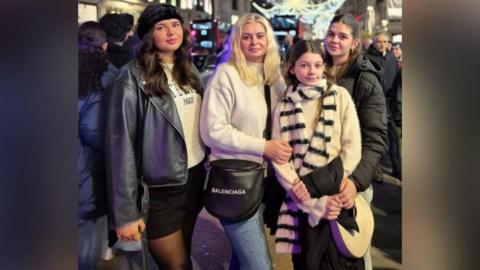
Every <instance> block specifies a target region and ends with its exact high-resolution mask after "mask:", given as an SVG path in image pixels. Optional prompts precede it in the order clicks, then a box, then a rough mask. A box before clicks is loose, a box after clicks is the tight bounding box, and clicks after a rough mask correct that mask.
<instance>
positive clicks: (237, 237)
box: [222, 206, 272, 270]
mask: <svg viewBox="0 0 480 270" xmlns="http://www.w3.org/2000/svg"><path fill="white" fill-rule="evenodd" d="M262 212H263V206H261V207H259V208H258V210H257V212H256V213H255V214H254V215H253V216H252V217H251V218H250V219H248V220H244V221H240V222H236V223H230V222H222V226H223V229H224V231H225V233H226V235H227V237H228V239H229V241H230V246H231V247H232V255H231V257H230V260H229V265H228V269H229V270H270V269H272V262H271V259H270V254H269V252H268V246H267V239H266V238H265V234H264V232H263V215H262Z"/></svg>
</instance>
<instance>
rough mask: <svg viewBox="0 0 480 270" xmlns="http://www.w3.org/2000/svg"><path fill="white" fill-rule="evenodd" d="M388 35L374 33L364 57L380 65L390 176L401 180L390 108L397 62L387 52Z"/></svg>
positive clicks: (397, 141)
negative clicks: (385, 104)
mask: <svg viewBox="0 0 480 270" xmlns="http://www.w3.org/2000/svg"><path fill="white" fill-rule="evenodd" d="M388 44H389V43H388V34H387V33H385V32H379V33H376V34H375V36H374V39H373V43H372V46H370V48H369V49H368V51H367V52H366V54H365V55H366V56H367V57H368V58H369V59H370V60H371V61H372V62H375V63H377V64H378V65H380V66H381V67H382V69H383V72H382V79H383V81H382V87H383V92H384V94H385V98H386V99H387V117H388V155H387V157H389V159H390V163H391V167H392V173H391V175H392V176H394V177H396V178H399V179H401V178H402V165H401V157H400V146H399V145H400V138H399V137H398V134H397V132H396V126H395V123H394V119H393V115H392V107H391V106H389V104H392V103H393V99H395V98H396V97H394V93H393V92H395V89H394V88H393V87H394V80H395V77H396V76H397V72H398V69H399V64H398V60H397V58H396V57H395V55H394V54H393V52H391V51H389V50H388Z"/></svg>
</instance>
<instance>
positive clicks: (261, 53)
mask: <svg viewBox="0 0 480 270" xmlns="http://www.w3.org/2000/svg"><path fill="white" fill-rule="evenodd" d="M241 33H242V35H241V36H240V49H241V50H242V53H243V55H244V56H245V58H246V59H247V61H249V62H256V63H262V62H263V58H264V57H265V54H266V53H267V45H268V42H267V33H266V31H265V27H263V25H262V24H260V23H257V22H250V23H247V24H245V25H244V26H243V27H242V31H241Z"/></svg>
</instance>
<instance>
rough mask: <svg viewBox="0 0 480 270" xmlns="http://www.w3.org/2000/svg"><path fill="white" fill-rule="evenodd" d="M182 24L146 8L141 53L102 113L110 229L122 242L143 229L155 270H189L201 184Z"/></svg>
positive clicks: (196, 85) (191, 74) (162, 7)
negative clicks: (104, 115)
mask: <svg viewBox="0 0 480 270" xmlns="http://www.w3.org/2000/svg"><path fill="white" fill-rule="evenodd" d="M183 22H184V21H183V18H182V17H181V15H180V14H179V13H178V11H177V10H176V8H175V7H174V6H172V5H169V4H158V3H156V4H151V5H149V6H147V7H146V8H145V10H144V11H143V12H142V14H141V15H140V17H139V20H138V29H137V34H138V36H139V38H140V39H141V44H140V47H139V50H138V52H139V53H138V55H137V56H136V58H135V59H134V60H133V61H132V62H130V63H129V64H128V66H127V68H126V69H124V70H123V71H122V73H121V74H120V75H119V77H118V79H117V81H116V82H115V83H114V85H113V89H112V91H111V94H110V98H109V103H108V106H107V125H106V145H105V147H106V150H105V152H106V169H107V189H108V195H109V206H110V211H111V223H112V226H113V227H114V228H115V229H116V232H117V235H118V237H119V238H120V239H122V240H125V241H130V240H139V239H140V237H141V233H142V232H143V231H144V230H145V228H146V235H147V239H148V246H149V251H150V254H151V255H152V256H153V258H154V260H155V262H156V263H157V265H158V266H159V268H160V269H191V268H192V265H191V261H190V246H191V237H192V235H193V227H194V224H195V221H196V217H197V215H198V213H199V212H200V210H201V208H202V204H201V194H202V190H203V181H204V178H205V172H204V166H203V160H204V157H205V148H204V145H203V144H202V142H201V140H200V134H199V128H198V123H199V116H200V108H201V95H200V94H201V91H202V89H201V84H200V80H199V78H198V76H197V74H196V73H195V71H194V69H193V67H192V63H191V60H190V55H189V48H190V40H189V34H188V31H187V30H186V29H185V28H184V27H183V25H182V24H183ZM141 180H142V181H141ZM141 182H142V183H144V184H145V185H146V186H147V187H148V188H146V190H145V191H144V190H143V189H139V184H140V183H141ZM140 192H148V194H149V197H150V202H149V204H148V214H147V215H146V216H144V215H143V214H144V212H143V209H142V211H140V210H139V206H138V204H137V203H138V201H139V199H140V198H139V197H140ZM145 198H147V197H146V196H145V197H143V198H142V200H141V201H142V204H143V202H144V199H145ZM145 221H146V224H145Z"/></svg>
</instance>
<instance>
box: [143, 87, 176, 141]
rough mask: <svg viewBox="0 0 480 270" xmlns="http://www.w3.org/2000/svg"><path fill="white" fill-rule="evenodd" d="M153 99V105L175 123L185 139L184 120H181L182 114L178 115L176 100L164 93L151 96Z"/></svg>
mask: <svg viewBox="0 0 480 270" xmlns="http://www.w3.org/2000/svg"><path fill="white" fill-rule="evenodd" d="M149 99H150V100H151V101H152V103H153V106H154V107H155V108H156V109H157V110H159V111H160V112H161V113H162V115H163V116H164V117H165V118H166V119H167V120H168V121H169V122H170V123H171V124H172V125H173V127H174V128H175V129H176V130H177V131H178V132H179V133H180V135H181V136H182V138H183V139H185V136H184V135H183V128H182V122H181V121H180V116H179V115H178V111H177V106H175V101H174V100H173V98H172V96H171V95H170V94H164V95H162V96H161V97H156V96H152V97H149Z"/></svg>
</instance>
